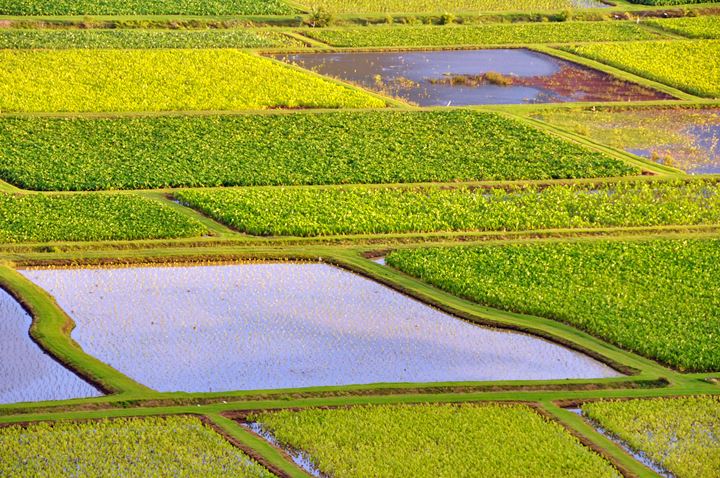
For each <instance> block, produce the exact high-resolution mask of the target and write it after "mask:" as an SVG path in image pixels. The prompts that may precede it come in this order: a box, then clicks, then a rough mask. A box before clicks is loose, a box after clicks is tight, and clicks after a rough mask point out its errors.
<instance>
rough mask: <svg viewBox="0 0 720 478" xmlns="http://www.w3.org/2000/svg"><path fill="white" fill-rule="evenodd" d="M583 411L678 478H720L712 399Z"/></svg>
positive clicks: (717, 406) (719, 430)
mask: <svg viewBox="0 0 720 478" xmlns="http://www.w3.org/2000/svg"><path fill="white" fill-rule="evenodd" d="M582 410H583V412H584V413H585V414H587V415H588V416H589V417H590V418H591V419H592V420H594V421H595V422H597V423H598V424H600V425H601V426H602V427H603V428H605V429H607V430H608V431H610V432H612V433H614V434H615V435H617V436H618V437H620V438H621V439H622V440H624V441H625V442H626V443H628V444H629V445H630V446H631V447H632V448H634V449H635V450H640V451H642V452H643V453H645V454H646V455H647V456H648V457H649V458H650V459H651V460H653V461H654V462H656V463H658V464H659V465H661V466H662V467H663V468H665V469H666V470H668V471H670V472H671V473H672V474H673V475H674V476H676V477H677V478H714V477H717V476H720V399H719V398H718V397H717V396H704V397H681V398H672V399H655V400H625V401H600V402H593V403H586V404H585V405H583V407H582Z"/></svg>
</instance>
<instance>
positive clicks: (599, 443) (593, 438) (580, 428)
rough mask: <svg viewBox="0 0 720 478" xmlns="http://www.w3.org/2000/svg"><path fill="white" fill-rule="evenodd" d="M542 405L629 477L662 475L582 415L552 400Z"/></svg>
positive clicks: (548, 412)
mask: <svg viewBox="0 0 720 478" xmlns="http://www.w3.org/2000/svg"><path fill="white" fill-rule="evenodd" d="M540 406H541V408H542V409H543V410H544V411H545V412H546V413H547V414H548V415H550V416H551V417H553V418H554V419H555V420H557V421H558V422H560V424H561V425H563V426H564V427H565V428H566V429H568V430H569V431H570V432H571V433H572V434H573V435H575V436H576V437H577V438H579V439H580V440H581V441H583V442H586V443H585V444H586V446H587V445H588V444H591V445H592V446H591V449H593V450H594V451H596V452H597V453H600V454H601V455H604V456H605V458H606V459H609V460H610V461H611V463H613V465H615V466H616V467H618V468H619V470H620V472H621V473H623V475H624V476H626V477H627V478H658V477H659V476H660V475H658V474H657V473H655V472H654V471H653V470H651V469H650V468H648V467H646V466H645V465H643V464H642V463H640V462H639V461H637V460H635V458H633V457H632V456H630V455H629V454H628V453H627V452H626V451H625V450H624V449H623V448H622V447H621V446H619V445H618V444H617V443H615V442H613V441H612V440H610V439H609V438H606V437H605V436H603V435H602V434H601V433H598V431H597V430H595V429H594V428H593V427H592V426H590V425H589V424H588V423H587V422H585V420H583V418H582V417H580V416H578V415H576V414H574V413H573V412H571V411H569V410H565V409H564V408H561V407H559V406H557V405H555V404H554V403H552V402H548V401H544V402H542V403H541V404H540Z"/></svg>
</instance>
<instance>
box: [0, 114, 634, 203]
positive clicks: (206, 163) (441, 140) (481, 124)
mask: <svg viewBox="0 0 720 478" xmlns="http://www.w3.org/2000/svg"><path fill="white" fill-rule="evenodd" d="M0 101H1V100H0ZM0 141H1V142H2V143H3V144H4V147H3V148H2V151H0V177H2V178H4V179H6V180H8V181H11V182H13V183H15V184H18V185H22V186H23V187H26V188H29V189H40V190H97V189H120V188H151V187H165V186H171V187H179V186H192V187H195V186H229V185H278V184H279V185H292V184H336V183H396V182H421V181H453V180H460V179H467V180H472V179H483V180H500V179H507V180H509V179H523V178H527V179H549V178H578V177H597V176H621V175H628V174H633V173H638V172H639V171H638V170H637V169H635V168H632V167H629V166H627V165H625V164H624V163H623V162H621V161H619V160H615V159H612V158H609V157H607V156H604V155H602V154H600V153H595V152H591V151H589V150H587V149H585V148H583V147H580V146H577V145H574V144H572V143H568V142H565V141H562V140H560V139H558V138H555V137H553V136H549V135H547V134H545V133H542V132H540V131H538V130H536V129H533V128H531V127H528V126H525V125H523V124H521V123H518V122H516V121H513V120H509V119H505V118H504V117H501V116H497V115H493V114H486V113H474V112H470V111H459V110H457V111H446V112H390V111H387V112H382V111H380V112H362V113H359V112H349V113H345V112H343V113H340V112H337V113H335V112H333V113H323V114H305V113H303V114H273V115H240V116H212V117H160V118H157V117H156V118H123V119H48V118H4V119H2V120H0Z"/></svg>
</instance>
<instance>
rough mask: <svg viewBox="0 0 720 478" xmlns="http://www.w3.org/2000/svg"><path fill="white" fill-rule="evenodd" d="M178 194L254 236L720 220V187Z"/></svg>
mask: <svg viewBox="0 0 720 478" xmlns="http://www.w3.org/2000/svg"><path fill="white" fill-rule="evenodd" d="M175 196H176V197H177V198H178V199H179V200H181V201H183V202H184V203H186V204H189V205H191V206H192V207H195V208H197V209H199V210H200V211H202V212H204V213H205V214H208V215H210V216H211V217H213V218H215V219H217V220H219V221H221V222H223V223H225V224H228V225H230V226H232V227H234V228H236V229H238V230H241V231H243V232H247V233H249V234H255V235H277V236H325V235H340V234H401V233H427V232H453V231H463V232H470V231H530V230H543V229H577V228H600V227H633V226H663V225H698V224H718V223H720V190H718V186H717V185H716V184H715V183H714V182H703V181H698V182H694V183H684V182H668V183H639V184H634V183H620V184H617V185H600V186H595V187H593V186H551V187H547V188H542V189H538V188H532V187H530V188H525V187H520V188H516V189H511V190H509V191H508V190H506V189H501V188H495V189H489V190H485V189H475V190H472V189H468V188H463V187H460V188H454V189H441V188H433V187H427V188H389V187H386V188H368V187H346V188H328V189H302V188H288V189H279V188H275V189H226V190H211V191H207V190H187V191H178V192H176V193H175Z"/></svg>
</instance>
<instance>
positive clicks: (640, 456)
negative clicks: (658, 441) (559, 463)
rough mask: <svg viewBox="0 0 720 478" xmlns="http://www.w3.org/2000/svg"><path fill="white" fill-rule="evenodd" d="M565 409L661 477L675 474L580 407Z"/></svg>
mask: <svg viewBox="0 0 720 478" xmlns="http://www.w3.org/2000/svg"><path fill="white" fill-rule="evenodd" d="M567 410H568V411H570V412H573V413H574V414H576V415H580V416H581V417H583V418H584V419H585V420H586V421H587V422H588V423H590V425H592V426H593V428H595V430H596V431H597V432H598V433H600V434H601V435H603V436H604V437H605V438H607V439H609V440H612V441H614V442H615V443H617V444H618V445H619V446H620V447H621V448H622V449H623V450H625V452H626V453H628V454H630V455H632V457H633V458H635V459H636V460H637V461H639V462H640V463H642V464H643V465H645V466H647V467H648V468H650V469H651V470H653V471H654V472H655V473H657V474H658V475H660V476H661V477H663V478H675V475H673V474H672V473H670V472H669V471H667V470H666V469H665V468H663V467H662V466H660V465H659V464H657V463H655V462H654V461H653V460H651V459H650V458H649V457H648V456H647V455H646V454H645V453H643V452H642V451H637V450H634V449H633V448H632V447H631V446H630V445H628V444H627V443H626V442H625V441H623V440H621V439H620V438H618V437H617V436H616V435H615V434H613V433H610V432H609V431H607V430H606V429H605V428H603V427H601V426H600V425H598V424H597V423H596V422H594V421H593V420H590V418H588V417H587V416H585V414H584V413H583V411H582V410H581V409H580V408H568V409H567Z"/></svg>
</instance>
